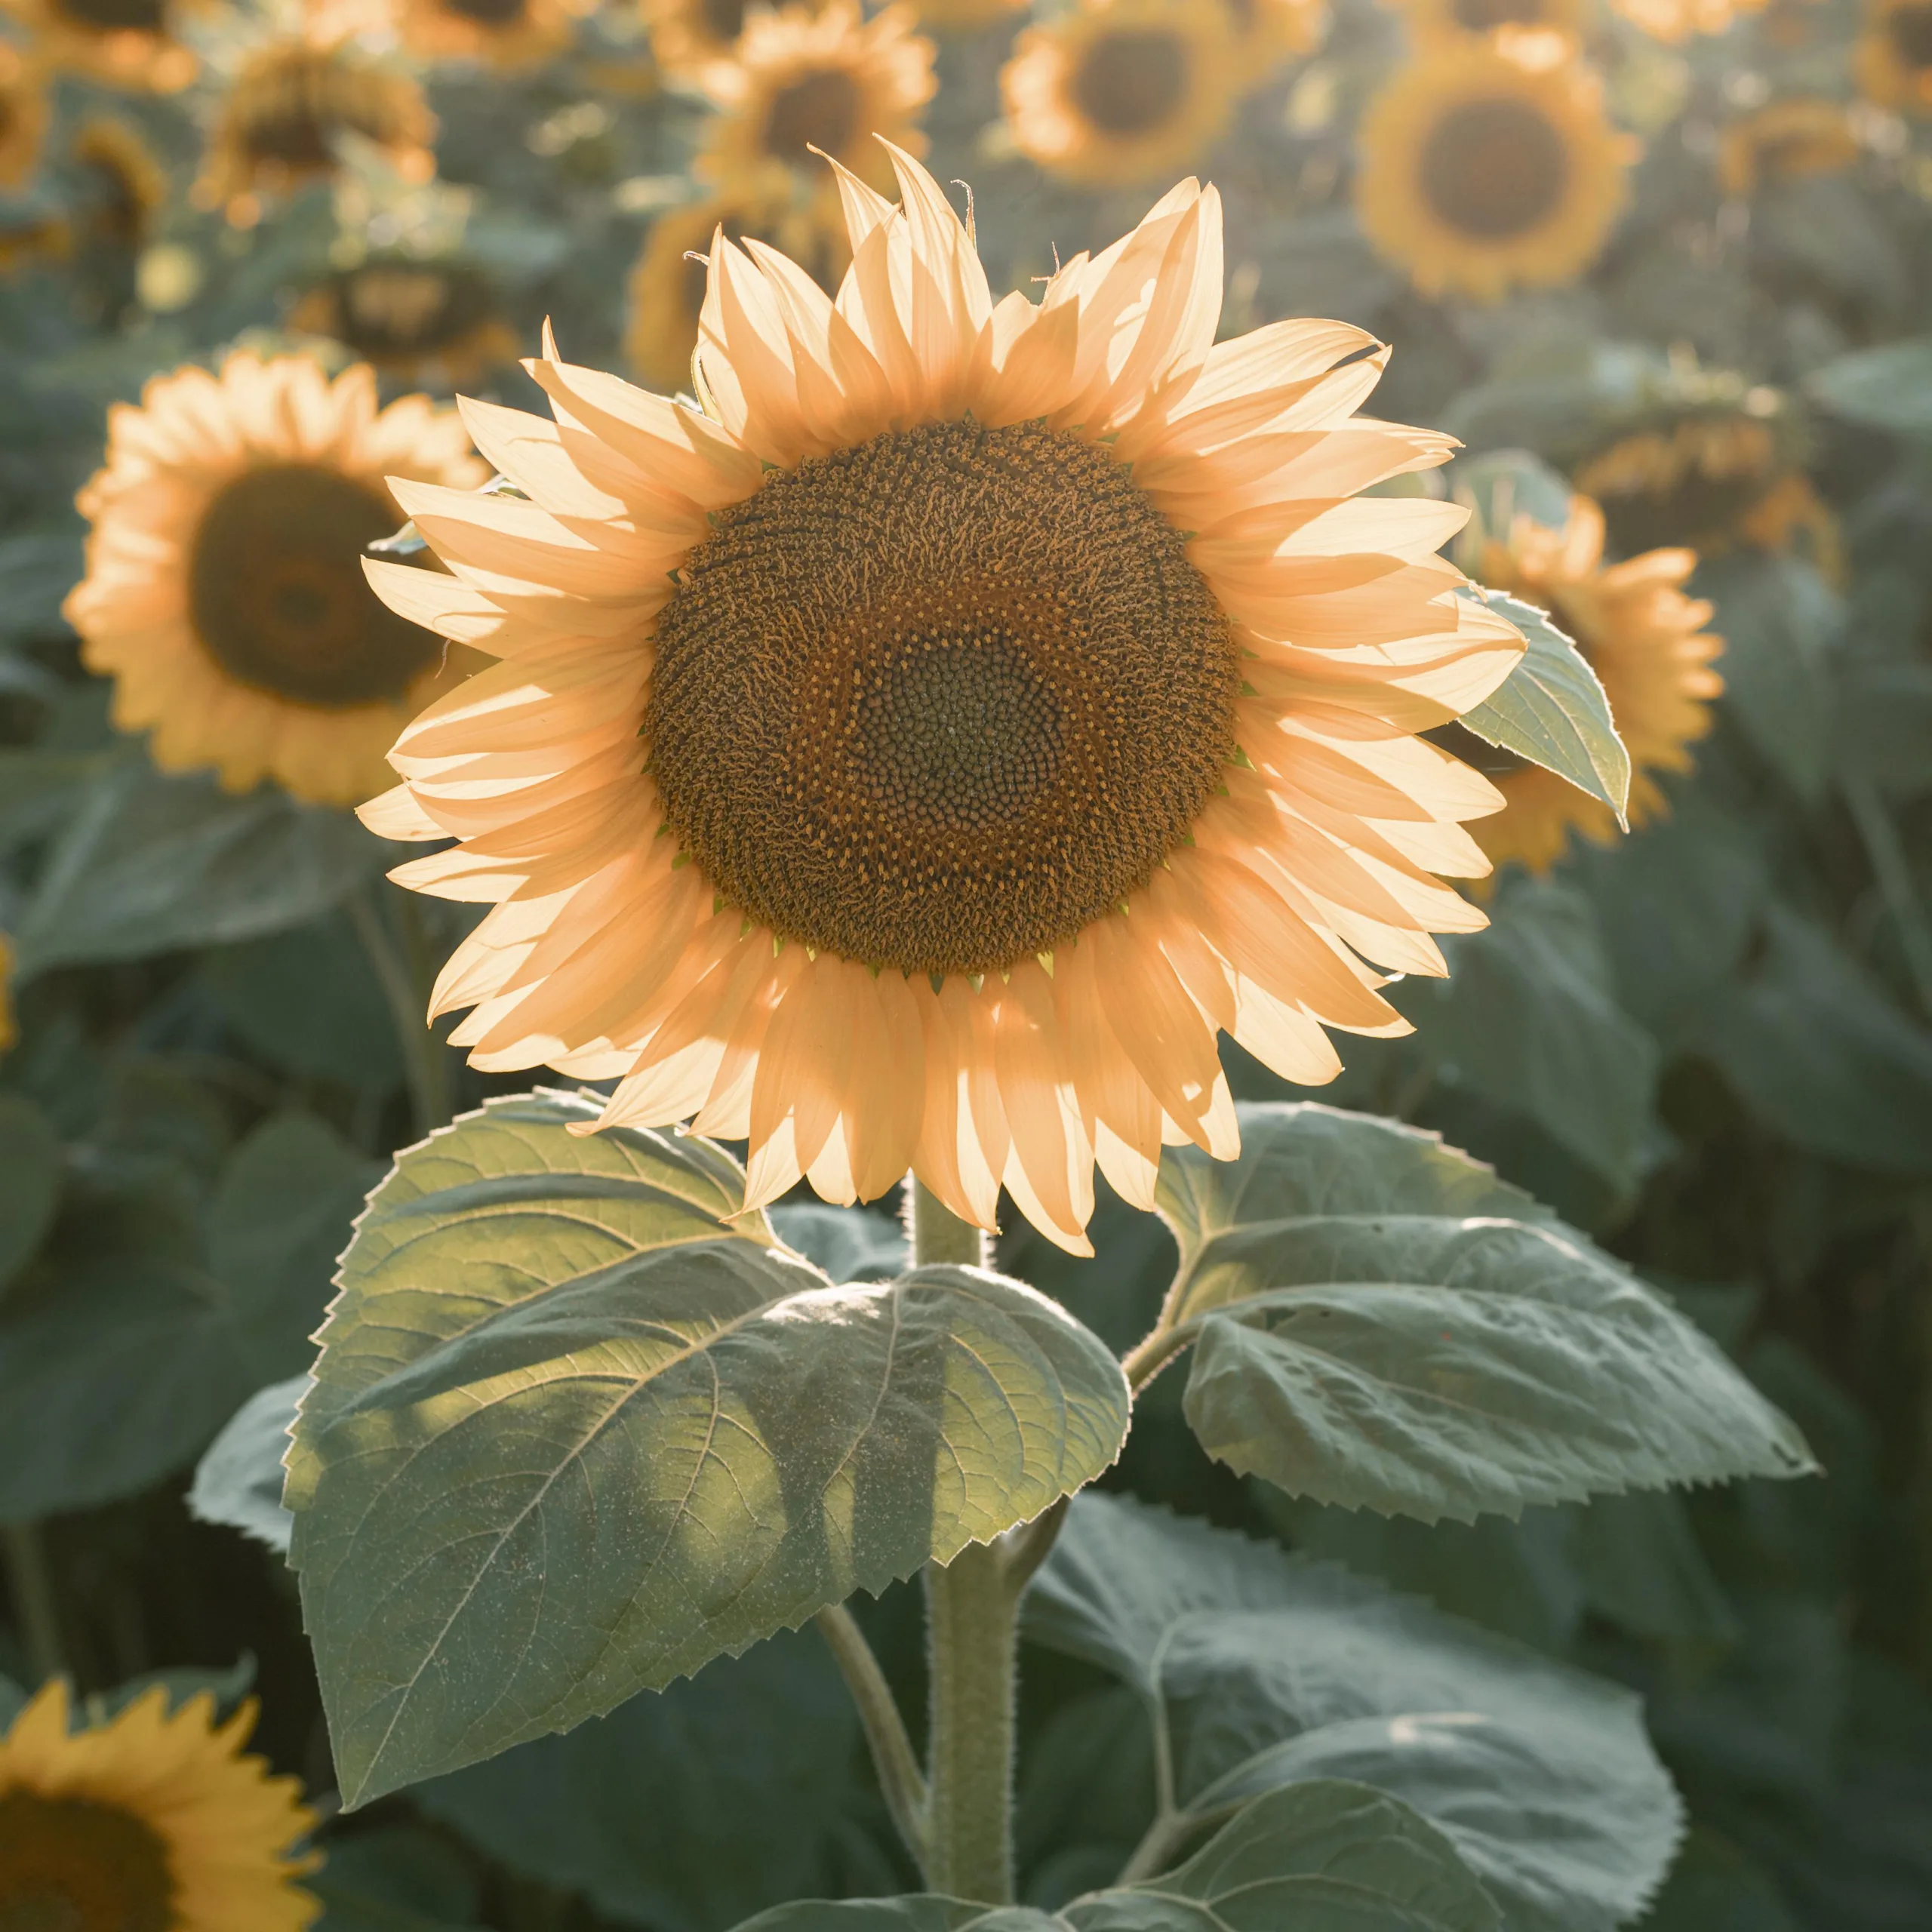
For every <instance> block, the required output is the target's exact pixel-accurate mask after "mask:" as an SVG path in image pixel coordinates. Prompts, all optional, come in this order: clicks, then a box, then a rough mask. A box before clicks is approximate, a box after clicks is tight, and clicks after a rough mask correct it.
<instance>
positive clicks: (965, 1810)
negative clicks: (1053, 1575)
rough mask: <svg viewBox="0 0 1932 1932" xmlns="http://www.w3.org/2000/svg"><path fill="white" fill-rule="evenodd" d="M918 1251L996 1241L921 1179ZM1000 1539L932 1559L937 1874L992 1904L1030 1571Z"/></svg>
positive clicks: (926, 1261) (1005, 1869) (963, 1257)
mask: <svg viewBox="0 0 1932 1932" xmlns="http://www.w3.org/2000/svg"><path fill="white" fill-rule="evenodd" d="M911 1214H912V1258H913V1261H914V1263H915V1265H917V1266H921V1267H924V1266H931V1265H933V1264H934V1263H955V1264H964V1265H965V1266H983V1265H984V1264H985V1263H986V1259H987V1243H986V1237H985V1235H983V1234H982V1233H981V1232H980V1230H979V1229H977V1228H975V1227H973V1226H969V1225H968V1223H966V1222H964V1221H962V1220H960V1219H959V1218H958V1216H957V1215H955V1214H952V1212H951V1211H949V1209H948V1208H947V1207H946V1206H945V1205H944V1204H943V1202H941V1201H940V1200H939V1198H937V1196H936V1195H934V1194H933V1193H932V1192H931V1190H930V1189H928V1188H927V1187H926V1186H924V1183H921V1182H918V1181H915V1182H914V1183H913V1184H912V1203H911ZM1016 1567H1017V1566H1016V1565H1015V1564H1014V1562H1013V1561H1011V1558H1010V1555H1009V1552H1008V1551H1007V1550H1005V1549H1003V1548H1002V1547H1001V1546H1000V1545H998V1544H989V1543H969V1544H968V1546H966V1548H965V1549H962V1550H961V1552H959V1554H958V1555H957V1556H955V1558H953V1559H952V1561H951V1562H950V1563H949V1564H946V1565H944V1566H943V1567H941V1566H940V1564H937V1563H933V1564H928V1565H927V1566H926V1573H925V1578H926V1619H927V1632H928V1642H929V1644H930V1663H931V1693H932V1702H931V1737H930V1740H929V1745H928V1750H929V1758H928V1773H927V1789H928V1797H927V1814H926V1829H925V1844H926V1858H925V1875H926V1883H927V1884H928V1885H929V1886H930V1887H931V1889H932V1890H934V1891H936V1892H940V1893H944V1894H946V1895H948V1896H949V1897H953V1898H961V1899H971V1900H975V1901H977V1903H981V1904H984V1905H1010V1904H1011V1903H1012V1902H1013V1742H1014V1717H1015V1710H1016V1706H1017V1702H1018V1687H1019V1684H1018V1676H1019V1673H1018V1663H1019V1641H1020V1639H1019V1614H1018V1613H1019V1607H1020V1588H1021V1586H1023V1581H1024V1580H1023V1579H1021V1580H1020V1582H1018V1583H1016V1580H1015V1576H1014V1571H1015V1569H1016Z"/></svg>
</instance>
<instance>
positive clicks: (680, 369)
mask: <svg viewBox="0 0 1932 1932" xmlns="http://www.w3.org/2000/svg"><path fill="white" fill-rule="evenodd" d="M720 230H722V231H723V232H724V234H725V235H728V237H729V238H731V240H732V241H734V242H740V241H743V239H744V238H745V237H746V236H747V235H755V236H756V237H757V238H758V239H759V240H760V241H761V242H771V243H774V244H776V245H777V246H778V247H780V248H783V250H784V251H785V252H786V254H788V255H789V256H790V257H792V260H794V261H795V262H797V263H798V264H799V265H800V266H801V267H802V268H804V269H805V271H806V272H807V273H808V274H809V275H811V278H812V279H813V280H814V281H816V282H817V284H818V285H820V288H826V289H832V288H836V287H837V286H838V278H839V276H840V275H841V274H842V273H843V272H844V268H845V265H846V263H847V262H848V261H849V260H851V249H850V248H849V247H848V245H847V242H846V239H845V224H844V222H842V221H838V220H832V221H827V220H825V219H824V218H823V211H822V209H821V208H820V206H818V205H814V204H811V203H808V204H807V205H805V206H804V208H796V207H794V206H793V205H791V204H790V203H789V202H777V203H774V202H760V201H755V200H743V199H737V198H731V197H725V196H720V197H717V198H713V199H711V200H709V201H703V202H694V203H693V204H692V205H691V206H690V207H688V208H672V209H670V210H669V211H666V213H665V214H661V215H660V216H659V217H657V220H656V221H655V222H654V223H653V224H652V226H651V234H650V236H649V238H648V239H647V240H646V242H645V245H644V250H643V252H642V253H641V254H640V255H639V256H638V260H637V266H635V268H634V269H632V271H631V276H630V287H629V318H628V320H627V321H626V326H625V330H624V355H625V358H626V361H628V362H629V364H630V365H631V367H632V368H633V369H635V371H637V373H638V374H639V375H641V377H643V378H644V380H645V381H646V382H647V383H650V384H651V386H652V387H653V388H654V389H662V390H666V391H670V392H675V391H678V390H680V389H687V388H688V387H689V386H690V384H691V352H692V351H693V350H694V349H696V348H697V329H698V318H699V316H700V315H701V314H702V312H703V308H704V290H705V264H704V257H705V255H706V253H707V251H709V248H710V246H711V239H712V236H713V235H715V234H716V233H718V232H719V231H720Z"/></svg>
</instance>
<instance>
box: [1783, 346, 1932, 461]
mask: <svg viewBox="0 0 1932 1932" xmlns="http://www.w3.org/2000/svg"><path fill="white" fill-rule="evenodd" d="M1805 386H1806V387H1807V389H1809V390H1810V392H1811V394H1812V395H1814V396H1815V397H1816V398H1817V399H1818V401H1820V402H1821V403H1823V405H1824V406H1825V407H1826V408H1827V409H1829V410H1831V411H1832V412H1833V413H1834V414H1837V415H1839V416H1842V417H1845V418H1846V419H1847V420H1848V421H1850V422H1853V423H1865V424H1866V425H1868V426H1870V427H1871V428H1872V429H1883V430H1885V431H1887V432H1889V433H1890V434H1892V435H1907V436H1923V435H1932V337H1926V336H1915V337H1911V338H1909V340H1906V341H1904V342H1888V343H1886V344H1885V345H1884V346H1883V347H1882V348H1879V349H1859V350H1857V351H1855V352H1854V353H1853V354H1851V355H1841V356H1838V358H1835V360H1833V361H1829V362H1827V363H1826V364H1825V365H1823V367H1822V368H1817V369H1814V370H1813V371H1811V374H1810V377H1809V378H1808V379H1807V382H1806V385H1805Z"/></svg>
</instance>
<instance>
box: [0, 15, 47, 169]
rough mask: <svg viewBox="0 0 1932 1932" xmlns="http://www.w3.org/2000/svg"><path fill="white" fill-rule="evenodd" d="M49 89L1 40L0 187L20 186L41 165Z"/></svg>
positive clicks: (7, 43)
mask: <svg viewBox="0 0 1932 1932" xmlns="http://www.w3.org/2000/svg"><path fill="white" fill-rule="evenodd" d="M46 133H47V88H46V83H45V80H44V79H43V78H42V75H41V73H40V72H39V70H38V69H37V68H35V66H32V64H31V63H29V61H28V60H26V59H25V58H24V57H23V56H22V54H21V53H20V49H19V48H17V47H15V46H14V45H12V43H11V42H7V41H0V187H5V188H17V187H18V186H20V184H21V183H22V182H23V181H25V180H26V179H27V177H29V175H30V174H32V172H33V171H34V170H35V168H38V166H39V165H40V146H41V142H42V140H43V138H44V137H45V135H46Z"/></svg>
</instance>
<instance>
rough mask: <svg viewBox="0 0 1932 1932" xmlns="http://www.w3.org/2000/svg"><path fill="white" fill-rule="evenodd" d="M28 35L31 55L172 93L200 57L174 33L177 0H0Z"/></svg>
mask: <svg viewBox="0 0 1932 1932" xmlns="http://www.w3.org/2000/svg"><path fill="white" fill-rule="evenodd" d="M0 9H4V11H5V12H7V13H8V14H11V15H12V16H13V17H14V19H15V20H18V21H19V22H20V23H21V25H22V26H25V27H26V29H28V30H29V32H30V33H31V35H32V39H33V52H34V54H35V57H36V58H37V59H38V60H44V61H45V63H47V65H48V66H50V67H53V68H57V69H60V71H61V72H65V73H72V74H81V75H85V76H86V77H87V78H88V79H89V80H93V81H99V82H103V84H105V85H106V86H109V87H113V88H132V89H135V90H137V91H141V92H143V93H151V94H173V93H174V92H175V91H177V89H180V88H184V87H186V85H188V83H189V82H190V81H192V79H193V78H195V74H196V73H197V72H198V71H199V70H200V66H201V63H200V62H199V61H198V60H196V59H195V55H194V54H193V52H192V50H191V49H189V48H187V47H186V46H184V45H183V44H182V42H180V39H179V38H177V23H178V21H179V20H180V16H181V14H183V12H184V11H187V10H186V8H183V7H181V6H180V5H177V4H176V0H0Z"/></svg>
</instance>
